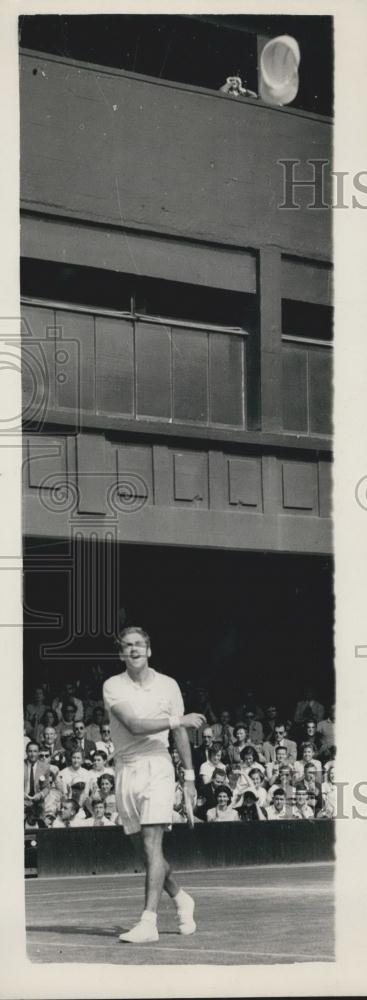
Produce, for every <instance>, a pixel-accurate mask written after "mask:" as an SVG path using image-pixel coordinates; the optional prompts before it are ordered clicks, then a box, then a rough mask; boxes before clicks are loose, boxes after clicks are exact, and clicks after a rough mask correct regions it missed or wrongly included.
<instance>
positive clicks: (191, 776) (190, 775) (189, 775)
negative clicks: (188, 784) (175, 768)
mask: <svg viewBox="0 0 367 1000" xmlns="http://www.w3.org/2000/svg"><path fill="white" fill-rule="evenodd" d="M184 778H185V781H195V771H194V770H193V768H192V767H187V768H185V769H184Z"/></svg>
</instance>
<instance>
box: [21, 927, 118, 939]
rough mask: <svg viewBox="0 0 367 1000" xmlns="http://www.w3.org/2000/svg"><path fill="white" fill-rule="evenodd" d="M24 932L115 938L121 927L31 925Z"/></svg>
mask: <svg viewBox="0 0 367 1000" xmlns="http://www.w3.org/2000/svg"><path fill="white" fill-rule="evenodd" d="M26 930H27V931H28V932H30V933H32V932H35V931H40V932H41V933H42V932H45V933H51V932H53V933H54V934H71V935H73V934H88V935H92V936H93V937H96V935H98V937H116V934H121V927H111V926H110V927H101V925H100V924H98V925H97V926H96V927H91V925H90V924H87V925H86V926H85V927H83V926H82V925H80V924H79V925H78V927H76V926H75V925H73V926H72V927H68V926H67V925H66V924H32V926H30V925H29V926H27V928H26Z"/></svg>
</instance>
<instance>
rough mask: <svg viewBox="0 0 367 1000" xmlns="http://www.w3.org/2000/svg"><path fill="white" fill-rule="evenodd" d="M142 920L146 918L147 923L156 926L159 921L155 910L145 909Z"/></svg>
mask: <svg viewBox="0 0 367 1000" xmlns="http://www.w3.org/2000/svg"><path fill="white" fill-rule="evenodd" d="M140 920H145V921H146V922H147V924H153V925H154V927H155V926H156V923H157V914H156V913H155V912H154V910H143V912H142V915H141V917H140Z"/></svg>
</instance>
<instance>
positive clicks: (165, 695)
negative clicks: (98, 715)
mask: <svg viewBox="0 0 367 1000" xmlns="http://www.w3.org/2000/svg"><path fill="white" fill-rule="evenodd" d="M149 670H150V682H149V683H148V684H145V685H144V687H143V686H142V685H141V684H136V683H135V681H133V680H132V679H131V677H129V674H128V673H127V671H125V672H124V673H122V674H118V675H117V676H115V677H110V678H109V680H108V681H105V683H104V685H103V698H104V703H105V706H106V709H107V711H108V713H109V716H110V726H111V739H112V742H113V744H114V747H115V760H116V761H120V762H121V761H123V763H132V762H134V761H136V759H137V758H139V757H151V756H153V755H157V754H160V755H162V753H163V754H166V753H167V747H168V733H169V730H168V729H164V730H162V732H160V733H152V734H151V735H146V734H143V733H140V734H139V735H134V734H133V733H130V731H129V730H128V729H127V728H126V726H124V725H123V723H122V722H120V720H119V719H117V718H116V715H115V714H114V713H113V712H111V708H112V707H113V705H118V704H120V703H121V704H122V705H124V706H125V707H126V708H130V709H131V711H132V712H134V714H135V715H136V716H137V718H139V719H159V718H161V717H162V716H165V715H179V716H182V715H184V712H185V709H184V703H183V699H182V694H181V691H180V688H179V686H178V684H177V683H176V681H175V680H173V678H172V677H167V676H166V674H158V673H157V672H156V671H155V670H153V669H152V668H151V667H150V668H149Z"/></svg>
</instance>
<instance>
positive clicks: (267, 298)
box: [258, 246, 283, 431]
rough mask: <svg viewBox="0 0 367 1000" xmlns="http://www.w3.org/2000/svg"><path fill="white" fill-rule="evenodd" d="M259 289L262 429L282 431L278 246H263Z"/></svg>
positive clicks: (280, 310)
mask: <svg viewBox="0 0 367 1000" xmlns="http://www.w3.org/2000/svg"><path fill="white" fill-rule="evenodd" d="M258 289H259V353H260V411H261V430H263V431H281V430H282V425H283V417H282V299H281V253H280V250H279V249H278V247H272V246H269V247H264V248H262V249H261V250H260V253H259V281H258Z"/></svg>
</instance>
